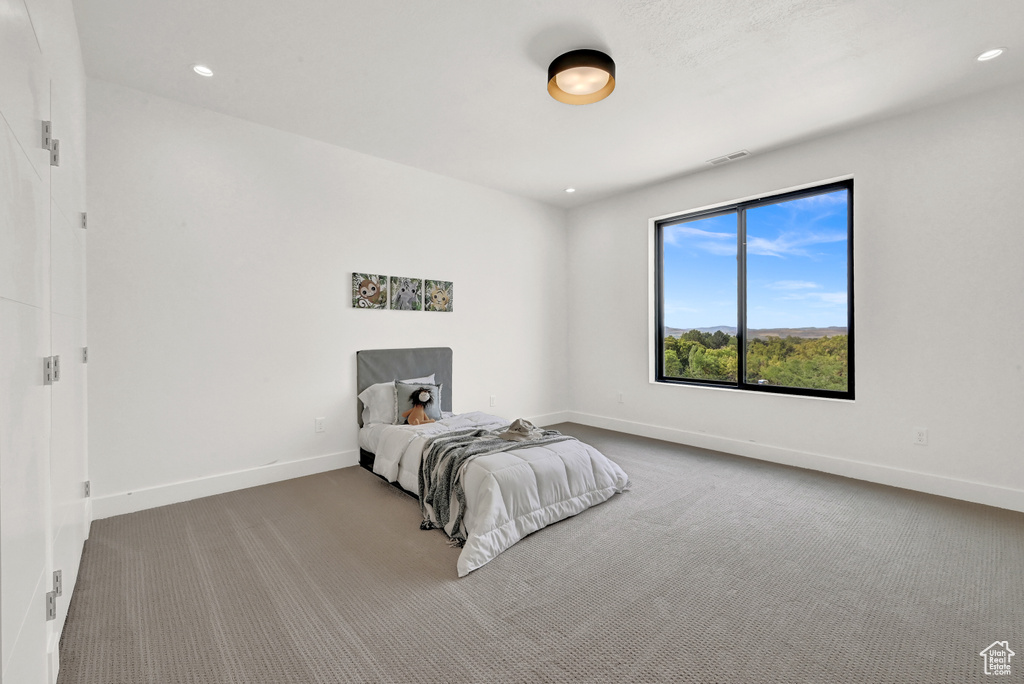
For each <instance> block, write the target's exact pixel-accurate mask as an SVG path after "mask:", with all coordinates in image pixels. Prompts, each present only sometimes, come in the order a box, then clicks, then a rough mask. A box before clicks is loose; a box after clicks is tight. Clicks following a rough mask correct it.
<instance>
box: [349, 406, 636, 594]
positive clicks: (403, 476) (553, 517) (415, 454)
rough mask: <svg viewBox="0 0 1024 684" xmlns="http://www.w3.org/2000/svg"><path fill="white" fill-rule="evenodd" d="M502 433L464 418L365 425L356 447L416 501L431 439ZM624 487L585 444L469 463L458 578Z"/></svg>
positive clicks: (476, 418)
mask: <svg viewBox="0 0 1024 684" xmlns="http://www.w3.org/2000/svg"><path fill="white" fill-rule="evenodd" d="M507 425H508V421H506V420H504V419H502V418H499V417H497V416H492V415H489V414H486V413H481V412H474V413H463V414H460V415H457V416H452V417H450V418H445V419H442V420H440V421H437V422H436V423H428V424H427V425H418V426H412V425H370V426H367V427H364V428H363V429H362V430H360V433H359V444H360V446H361V447H362V448H364V449H366V450H367V451H372V452H374V453H375V454H376V458H375V459H374V463H373V471H374V472H375V473H377V474H378V475H380V476H382V477H384V478H385V479H387V480H388V481H389V482H398V484H399V485H400V486H402V487H403V488H404V489H407V490H408V491H410V492H414V493H415V492H418V490H419V467H420V460H421V459H422V456H423V446H424V444H425V443H426V441H427V440H428V439H429V438H430V437H432V436H433V435H436V434H439V433H442V432H447V431H451V430H461V429H465V428H472V427H481V428H486V429H489V430H493V429H498V428H502V427H505V426H507ZM627 482H628V478H627V477H626V473H624V472H623V471H622V469H621V468H619V466H617V465H616V464H615V463H612V462H611V461H609V460H608V459H607V458H606V457H605V456H604V455H603V454H602V453H601V452H599V451H598V450H597V449H595V448H594V447H592V446H590V445H589V444H583V443H582V442H578V441H575V440H571V441H566V442H556V443H554V444H546V445H544V446H536V447H527V448H523V449H515V450H512V451H505V452H501V453H497V454H489V455H487V456H480V457H477V458H475V459H473V460H471V461H469V462H468V463H467V464H466V466H465V469H464V471H463V474H462V483H463V488H464V489H465V492H466V512H465V517H464V523H465V526H466V544H465V546H463V547H462V554H461V555H460V556H459V563H458V572H459V577H464V576H465V575H467V574H469V573H470V572H471V571H473V570H475V569H477V568H479V567H480V566H482V565H484V564H485V563H487V562H488V561H490V560H491V559H493V558H494V557H495V556H497V555H498V554H499V553H501V552H502V551H504V550H505V549H507V548H508V547H510V546H512V545H513V544H515V543H516V542H517V541H519V540H520V539H522V538H523V537H525V536H526V535H528V534H530V533H531V532H535V531H537V530H539V529H541V528H542V527H545V526H547V525H550V524H551V523H554V522H557V521H559V520H563V519H565V518H568V517H570V516H573V515H576V514H577V513H580V512H581V511H584V510H586V509H587V508H590V507H591V506H594V505H596V504H599V503H601V502H603V501H606V500H608V499H609V498H611V496H612V495H613V494H615V493H616V492H621V491H623V490H624V489H625V488H626V485H627Z"/></svg>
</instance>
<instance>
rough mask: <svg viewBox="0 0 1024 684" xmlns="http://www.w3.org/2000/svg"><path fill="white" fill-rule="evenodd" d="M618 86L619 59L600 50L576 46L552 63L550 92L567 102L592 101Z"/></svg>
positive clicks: (609, 93) (549, 70)
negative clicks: (616, 61)
mask: <svg viewBox="0 0 1024 684" xmlns="http://www.w3.org/2000/svg"><path fill="white" fill-rule="evenodd" d="M613 90H615V62H614V61H612V58H611V57H609V56H608V55H606V54H605V53H603V52H599V51H597V50H573V51H572V52H566V53H565V54H564V55H561V56H559V57H558V58H556V59H555V60H554V61H553V62H551V66H549V67H548V93H550V95H551V97H553V98H555V99H556V100H558V101H559V102H564V103H566V104H575V105H581V104H591V103H592V102H598V101H600V100H603V99H604V98H606V97H608V96H609V95H611V92H612V91H613Z"/></svg>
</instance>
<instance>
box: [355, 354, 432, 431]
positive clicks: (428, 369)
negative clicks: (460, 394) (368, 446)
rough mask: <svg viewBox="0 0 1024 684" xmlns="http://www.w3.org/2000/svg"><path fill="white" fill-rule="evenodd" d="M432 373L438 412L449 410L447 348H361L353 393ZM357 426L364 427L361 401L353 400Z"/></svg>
mask: <svg viewBox="0 0 1024 684" xmlns="http://www.w3.org/2000/svg"><path fill="white" fill-rule="evenodd" d="M431 373H433V374H434V380H435V382H437V383H439V384H440V383H444V388H443V389H442V390H441V410H442V411H451V410H452V350H451V348H450V347H420V348H415V349H364V350H362V351H357V352H356V394H359V393H360V392H362V391H363V390H364V389H366V388H367V387H369V386H370V385H374V384H376V383H378V382H391V381H392V380H402V379H403V378H420V377H423V376H425V375H430V374H431ZM356 408H358V410H359V424H360V425H362V424H363V402H361V401H356Z"/></svg>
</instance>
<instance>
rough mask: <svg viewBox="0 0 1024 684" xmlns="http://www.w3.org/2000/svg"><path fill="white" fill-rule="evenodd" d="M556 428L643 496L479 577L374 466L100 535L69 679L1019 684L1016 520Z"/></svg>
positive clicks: (68, 650) (1022, 609) (107, 528)
mask: <svg viewBox="0 0 1024 684" xmlns="http://www.w3.org/2000/svg"><path fill="white" fill-rule="evenodd" d="M556 427H557V428H558V429H560V430H562V431H563V432H566V433H568V434H573V435H576V436H578V437H580V439H583V440H584V441H587V442H589V443H591V444H593V445H595V446H596V447H598V448H599V449H600V450H602V451H603V452H604V453H605V454H607V455H608V456H609V457H610V458H611V459H612V460H614V461H616V462H617V463H619V464H620V465H621V466H622V467H623V469H625V471H626V472H627V473H628V474H629V475H630V478H631V480H632V485H633V487H632V489H631V490H630V491H628V492H626V493H624V494H621V495H616V496H614V497H612V499H611V500H609V501H608V502H606V503H604V504H602V505H600V506H597V507H595V508H592V509H590V510H588V511H585V512H583V513H581V514H580V515H578V516H576V517H574V518H570V519H568V520H565V521H563V522H560V523H558V524H556V525H553V526H551V527H549V528H547V529H544V530H541V531H540V532H537V533H535V534H533V535H531V536H529V537H527V538H526V539H524V540H523V541H521V542H520V543H518V544H517V545H515V546H513V547H512V548H511V549H509V550H507V551H505V552H504V553H502V554H501V555H500V556H498V558H497V559H495V560H493V561H491V562H490V563H489V564H488V565H486V566H484V567H483V568H481V569H479V570H476V571H474V572H472V573H471V574H470V575H468V576H467V577H465V578H462V579H459V578H458V577H457V576H456V570H455V564H456V559H457V557H458V554H459V549H455V548H450V547H449V546H447V544H446V540H445V538H444V536H443V535H442V534H441V533H440V532H438V531H436V530H433V531H421V530H420V529H419V508H418V504H417V503H416V501H415V499H413V498H411V497H409V496H407V495H405V494H403V493H401V492H399V491H397V490H395V489H394V488H392V487H390V486H388V485H387V484H385V483H383V482H382V481H381V480H379V479H378V478H376V477H375V476H373V475H372V474H370V473H368V472H366V471H365V470H362V469H360V468H358V467H352V468H345V469H342V470H336V471H332V472H328V473H323V474H320V475H314V476H310V477H304V478H299V479H295V480H289V481H285V482H278V483H275V484H271V485H266V486H262V487H255V488H252V489H246V490H242V491H237V492H231V493H228V494H222V495H218V496H213V497H209V498H205V499H198V500H195V501H190V502H186V503H181V504H175V505H172V506H166V507H162V508H157V509H152V510H147V511H142V512H139V513H132V514H130V515H123V516H118V517H114V518H108V519H105V520H98V521H96V522H95V523H93V526H92V533H91V536H90V539H89V541H88V542H87V544H86V546H85V552H84V556H83V559H82V565H81V570H80V573H79V577H78V583H77V586H76V591H75V594H74V597H73V600H72V603H71V606H70V613H69V615H68V620H67V623H66V627H65V630H64V635H63V638H62V640H61V646H60V655H61V672H60V678H59V684H121V683H124V684H177V683H182V684H184V683H192V684H263V683H268V684H270V683H272V684H288V683H292V682H294V683H314V682H316V683H319V682H323V683H332V684H333V683H337V682H396V683H403V684H404V683H406V682H408V683H414V682H422V683H424V684H428V683H435V682H436V683H442V682H443V683H446V684H447V683H449V682H551V683H556V682H557V683H561V682H566V683H568V682H681V683H689V684H739V683H743V684H752V683H759V682H765V683H774V682H778V683H785V684H795V683H799V682H835V683H844V682H851V683H853V682H856V683H858V684H859V683H865V682H871V683H874V682H893V683H896V682H898V683H899V684H911V683H917V682H920V683H922V684H924V683H927V684H939V683H943V682H949V683H950V684H952V683H956V684H962V683H964V682H982V681H989V680H990V679H992V678H991V677H987V676H986V675H985V674H984V671H983V664H984V663H983V658H982V657H981V656H979V652H981V651H982V650H983V649H985V648H986V647H987V646H988V645H989V644H991V643H993V642H995V641H997V640H998V641H1008V642H1009V646H1010V647H1011V648H1012V649H1015V650H1016V651H1017V652H1019V653H1021V655H1020V656H1018V657H1017V658H1019V660H1018V661H1014V662H1012V673H1013V674H1012V675H1011V677H1004V678H1001V679H1003V680H1010V681H1020V678H1021V676H1024V650H1022V649H1024V514H1021V513H1014V512H1010V511H1005V510H1001V509H996V508H990V507H986V506H980V505H975V504H969V503H964V502H960V501H954V500H950V499H944V498H940V497H936V496H930V495H926V494H920V493H915V492H910V491H906V490H901V489H895V488H891V487H884V486H879V485H873V484H869V483H864V482H860V481H856V480H849V479H844V478H841V477H835V476H831V475H825V474H822V473H816V472H811V471H805V470H799V469H796V468H789V467H785V466H779V465H775V464H770V463H764V462H759V461H754V460H750V459H745V458H740V457H734V456H728V455H724V454H720V453H715V452H710V451H704V450H700V449H694V448H688V447H683V446H679V445H675V444H669V443H666V442H659V441H655V440H650V439H644V438H638V437H632V436H627V435H622V434H619V433H614V432H609V431H605V430H598V429H595V428H589V427H583V426H579V425H561V426H556Z"/></svg>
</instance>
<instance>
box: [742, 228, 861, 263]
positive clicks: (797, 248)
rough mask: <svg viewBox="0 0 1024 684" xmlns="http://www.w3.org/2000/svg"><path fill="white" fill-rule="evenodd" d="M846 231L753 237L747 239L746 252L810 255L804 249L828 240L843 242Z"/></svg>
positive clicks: (768, 254) (769, 254) (766, 254)
mask: <svg viewBox="0 0 1024 684" xmlns="http://www.w3.org/2000/svg"><path fill="white" fill-rule="evenodd" d="M845 240H846V233H845V232H840V231H831V232H824V233H816V232H801V233H795V232H787V233H782V234H780V235H779V236H778V237H777V238H775V239H774V240H767V239H765V238H760V237H753V238H749V239H748V240H747V253H748V254H757V255H759V256H774V257H786V256H805V257H809V256H812V255H811V253H810V252H809V251H808V250H807V249H806V248H807V247H811V246H813V245H823V244H827V243H830V242H844V241H845Z"/></svg>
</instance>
